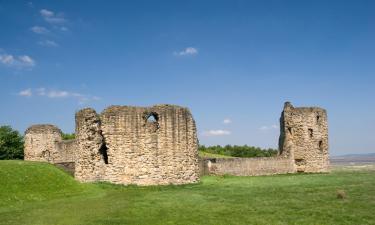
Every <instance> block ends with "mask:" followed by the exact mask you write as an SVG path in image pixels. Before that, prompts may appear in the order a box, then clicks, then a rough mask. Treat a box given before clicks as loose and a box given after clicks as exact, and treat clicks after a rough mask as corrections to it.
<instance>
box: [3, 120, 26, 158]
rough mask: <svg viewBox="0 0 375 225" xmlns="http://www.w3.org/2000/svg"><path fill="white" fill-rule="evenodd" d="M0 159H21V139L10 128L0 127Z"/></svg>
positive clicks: (20, 136)
mask: <svg viewBox="0 0 375 225" xmlns="http://www.w3.org/2000/svg"><path fill="white" fill-rule="evenodd" d="M0 159H23V137H22V135H21V134H20V133H19V132H18V131H16V130H13V129H12V128H11V127H10V126H0Z"/></svg>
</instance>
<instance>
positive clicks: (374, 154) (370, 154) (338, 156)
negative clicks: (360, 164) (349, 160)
mask: <svg viewBox="0 0 375 225" xmlns="http://www.w3.org/2000/svg"><path fill="white" fill-rule="evenodd" d="M367 156H369V157H375V153H365V154H346V155H336V156H331V157H332V158H341V157H367Z"/></svg>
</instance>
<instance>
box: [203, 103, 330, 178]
mask: <svg viewBox="0 0 375 225" xmlns="http://www.w3.org/2000/svg"><path fill="white" fill-rule="evenodd" d="M200 168H201V174H202V175H208V174H215V175H224V174H230V175H235V176H258V175H271V174H283V173H295V172H307V173H315V172H328V171H329V159H328V123H327V112H326V110H324V109H322V108H318V107H299V108H294V107H293V106H292V104H290V103H289V102H286V103H285V104H284V110H283V112H282V113H281V118H280V137H279V155H278V156H277V157H264V158H215V159H202V160H201V165H200Z"/></svg>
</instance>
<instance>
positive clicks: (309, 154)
mask: <svg viewBox="0 0 375 225" xmlns="http://www.w3.org/2000/svg"><path fill="white" fill-rule="evenodd" d="M280 129H281V131H280V139H279V149H280V152H281V154H282V155H284V156H291V158H292V159H293V160H294V164H295V167H296V170H297V171H298V172H327V171H328V170H329V159H328V124H327V112H326V110H324V109H322V108H318V107H299V108H295V107H293V106H292V104H290V103H289V102H286V103H285V105H284V110H283V112H282V115H281V118H280Z"/></svg>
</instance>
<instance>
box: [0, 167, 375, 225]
mask: <svg viewBox="0 0 375 225" xmlns="http://www.w3.org/2000/svg"><path fill="white" fill-rule="evenodd" d="M337 190H344V191H345V193H346V198H345V199H338V198H337ZM0 192H1V195H0V202H1V203H0V224H189V225H190V224H375V214H374V212H375V172H374V171H337V172H333V173H330V174H296V175H278V176H265V177H232V176H221V177H215V176H206V177H203V178H202V181H201V183H199V184H192V185H182V186H162V187H160V186H159V187H158V186H153V187H136V186H127V187H126V186H121V185H112V184H107V183H97V184H80V183H78V182H76V181H74V180H73V178H72V177H70V176H69V175H67V174H65V173H64V172H63V171H61V170H59V169H57V168H55V167H54V166H52V165H49V164H45V163H31V162H22V161H0Z"/></svg>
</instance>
